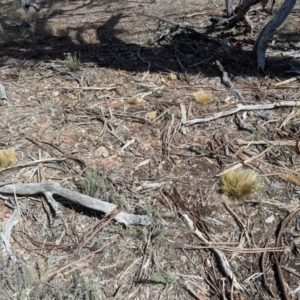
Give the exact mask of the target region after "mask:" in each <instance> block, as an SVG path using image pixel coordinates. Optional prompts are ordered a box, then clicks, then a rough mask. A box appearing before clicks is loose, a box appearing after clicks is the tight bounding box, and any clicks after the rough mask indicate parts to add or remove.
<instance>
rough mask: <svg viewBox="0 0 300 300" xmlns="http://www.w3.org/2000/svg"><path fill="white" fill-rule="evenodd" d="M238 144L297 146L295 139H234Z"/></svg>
mask: <svg viewBox="0 0 300 300" xmlns="http://www.w3.org/2000/svg"><path fill="white" fill-rule="evenodd" d="M235 141H236V143H237V144H238V145H239V146H244V145H274V146H292V147H294V146H297V143H298V142H297V141H295V140H280V141H244V140H242V139H235Z"/></svg>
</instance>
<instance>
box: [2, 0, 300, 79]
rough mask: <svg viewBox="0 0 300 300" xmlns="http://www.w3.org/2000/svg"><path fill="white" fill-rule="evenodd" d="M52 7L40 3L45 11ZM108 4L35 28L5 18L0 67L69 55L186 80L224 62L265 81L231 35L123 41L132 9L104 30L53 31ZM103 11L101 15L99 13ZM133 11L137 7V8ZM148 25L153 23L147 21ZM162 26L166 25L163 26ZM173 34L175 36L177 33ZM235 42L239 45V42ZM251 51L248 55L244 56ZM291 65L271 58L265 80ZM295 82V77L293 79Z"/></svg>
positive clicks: (90, 5)
mask: <svg viewBox="0 0 300 300" xmlns="http://www.w3.org/2000/svg"><path fill="white" fill-rule="evenodd" d="M46 2H47V1H44V2H42V3H41V5H45V3H46ZM104 3H110V1H103V2H101V5H99V3H97V2H95V1H93V0H90V1H88V2H86V3H84V4H82V5H80V6H76V8H70V9H68V10H60V9H52V10H50V11H49V13H48V14H47V15H43V16H39V15H37V16H36V17H35V26H34V27H31V26H30V22H26V21H24V20H23V21H22V22H19V23H18V22H16V23H17V24H13V23H12V22H11V21H10V20H9V18H8V17H7V16H3V17H1V18H0V25H1V27H2V37H3V36H5V37H4V41H2V42H1V43H2V59H0V67H1V66H5V65H7V64H8V62H9V61H10V59H16V60H21V61H29V60H40V61H49V60H51V61H53V60H63V59H65V53H74V52H77V53H80V59H81V61H82V62H83V63H90V62H93V63H96V64H97V65H98V66H100V67H106V68H114V69H122V70H126V71H131V72H145V71H150V72H179V73H183V74H185V75H197V74H201V75H203V76H208V77H211V76H218V75H219V73H220V71H219V69H217V68H216V67H215V61H216V60H218V61H220V62H221V64H222V65H223V67H224V68H225V70H226V71H227V72H229V73H230V74H231V75H232V76H244V77H249V76H250V77H253V76H260V75H262V73H260V72H258V70H257V68H256V61H255V56H254V54H253V53H252V51H251V47H250V46H251V45H253V43H254V41H252V40H251V39H250V38H249V37H247V36H244V37H243V38H242V39H241V38H235V37H232V36H230V33H226V32H222V31H219V32H214V34H213V35H212V34H209V33H206V32H205V31H203V32H189V31H186V30H181V31H180V32H179V33H178V34H173V32H175V31H176V30H178V28H176V26H172V25H169V24H168V25H167V26H165V28H166V29H168V30H169V31H170V32H171V34H170V35H166V36H165V38H162V39H161V40H160V41H158V42H157V43H155V44H153V45H152V44H151V41H149V43H148V44H145V43H126V42H124V41H123V40H122V39H121V38H119V37H118V36H120V35H121V36H122V35H124V34H128V35H130V34H131V32H126V30H125V29H124V30H123V29H117V28H116V27H117V25H118V24H119V23H120V22H121V21H122V18H123V17H124V16H125V15H126V13H128V11H129V10H130V9H132V8H131V7H126V8H120V9H118V10H114V11H113V12H112V16H111V17H109V18H108V19H107V20H106V21H105V22H103V23H102V24H101V25H98V24H97V25H96V24H92V23H91V24H90V23H89V22H87V24H84V25H80V26H68V27H67V28H66V32H65V33H64V32H63V31H62V32H61V33H60V35H57V34H53V32H52V31H51V28H49V25H48V24H49V21H50V20H52V19H54V18H57V17H64V15H66V14H69V13H71V12H74V11H76V10H79V9H82V8H86V9H88V10H89V11H91V10H92V11H95V9H97V13H99V14H100V13H101V12H104V11H105V9H104V8H103V7H104V6H103V4H104ZM99 6H100V9H99ZM133 8H134V6H133ZM143 17H144V18H145V22H146V21H147V19H149V17H147V16H143ZM158 23H160V24H161V23H162V22H160V21H159V20H158ZM87 29H93V30H94V31H95V32H96V36H97V41H94V42H86V39H85V36H84V35H85V32H86V30H87ZM70 31H71V32H74V33H75V37H76V38H75V39H74V38H72V39H71V38H70V35H69V34H68V33H69V32H70ZM172 31H173V32H172ZM223 38H229V39H230V40H231V41H233V43H234V45H233V46H232V47H231V48H230V50H229V51H227V52H226V51H225V50H224V49H223V47H222V45H221V43H220V42H219V41H220V39H223ZM235 40H236V42H235ZM245 45H249V46H248V47H249V50H245V49H243V48H242V47H244V48H245ZM290 65H293V66H294V68H296V69H300V63H299V61H298V60H297V59H295V58H293V57H289V58H285V59H282V60H278V57H277V58H275V57H272V56H270V55H269V54H268V57H267V60H266V69H265V72H264V73H263V75H266V74H267V75H271V76H277V77H284V74H285V72H286V71H289V70H290V68H291V67H290ZM289 76H290V74H289Z"/></svg>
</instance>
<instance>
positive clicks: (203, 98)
mask: <svg viewBox="0 0 300 300" xmlns="http://www.w3.org/2000/svg"><path fill="white" fill-rule="evenodd" d="M193 99H194V100H195V101H196V102H197V103H199V104H201V105H206V104H208V103H210V102H211V101H212V95H211V94H210V93H208V92H205V91H203V90H202V89H201V90H199V91H197V92H196V93H194V94H193Z"/></svg>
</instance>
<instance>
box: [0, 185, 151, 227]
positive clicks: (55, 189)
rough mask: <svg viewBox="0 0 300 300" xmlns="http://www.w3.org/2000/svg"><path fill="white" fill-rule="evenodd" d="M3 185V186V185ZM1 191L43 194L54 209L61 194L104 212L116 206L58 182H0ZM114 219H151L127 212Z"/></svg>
mask: <svg viewBox="0 0 300 300" xmlns="http://www.w3.org/2000/svg"><path fill="white" fill-rule="evenodd" d="M1 185H3V186H1ZM0 193H4V194H14V193H15V194H16V195H21V196H27V195H37V194H43V195H44V196H45V197H46V198H47V200H48V202H49V203H50V204H51V206H52V207H53V209H54V210H55V211H56V210H57V209H58V204H57V202H56V200H55V199H54V198H53V195H59V196H61V197H63V198H65V199H67V200H69V201H71V202H74V203H78V204H80V205H82V206H85V207H88V208H91V209H95V210H99V211H102V212H104V213H106V214H107V213H110V212H111V211H112V210H113V209H114V208H115V207H116V206H115V205H114V204H112V203H109V202H105V201H102V200H99V199H96V198H92V197H89V196H86V195H83V194H80V193H78V192H75V191H71V190H69V189H66V188H63V187H61V186H60V185H59V184H58V183H56V182H42V183H17V184H13V183H11V184H10V183H9V184H7V183H0ZM114 219H115V220H116V221H117V222H120V223H123V224H125V225H126V226H127V225H133V224H139V225H150V224H151V219H150V218H149V217H148V216H146V215H133V214H128V213H126V212H119V213H118V214H117V215H116V216H115V217H114Z"/></svg>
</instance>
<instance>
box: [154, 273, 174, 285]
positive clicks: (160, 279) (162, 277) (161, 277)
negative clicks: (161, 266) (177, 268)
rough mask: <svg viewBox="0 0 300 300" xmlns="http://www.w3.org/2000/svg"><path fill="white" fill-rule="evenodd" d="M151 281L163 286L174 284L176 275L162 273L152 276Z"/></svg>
mask: <svg viewBox="0 0 300 300" xmlns="http://www.w3.org/2000/svg"><path fill="white" fill-rule="evenodd" d="M151 280H152V281H154V282H156V283H163V284H168V283H176V275H175V274H174V273H173V272H171V271H164V272H163V273H155V274H153V275H152V276H151Z"/></svg>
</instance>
